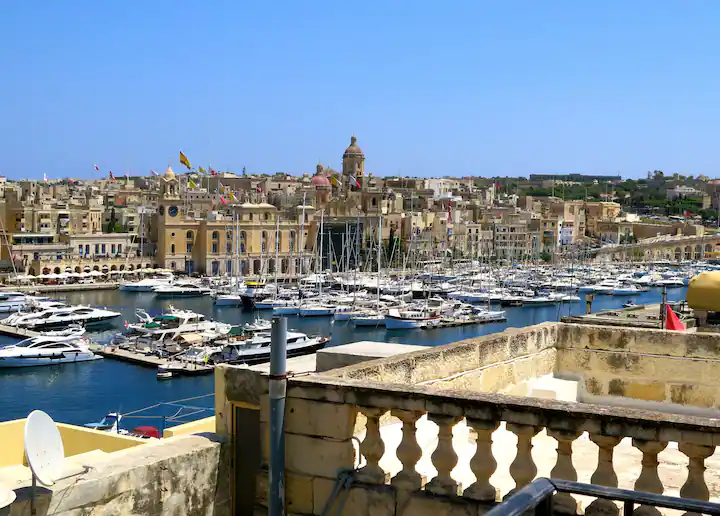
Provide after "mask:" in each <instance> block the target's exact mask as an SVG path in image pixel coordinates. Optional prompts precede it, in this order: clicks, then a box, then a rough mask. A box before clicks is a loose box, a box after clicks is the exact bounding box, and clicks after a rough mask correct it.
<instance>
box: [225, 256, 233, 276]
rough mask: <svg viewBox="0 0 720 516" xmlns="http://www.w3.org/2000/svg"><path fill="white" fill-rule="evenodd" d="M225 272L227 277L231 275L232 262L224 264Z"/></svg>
mask: <svg viewBox="0 0 720 516" xmlns="http://www.w3.org/2000/svg"><path fill="white" fill-rule="evenodd" d="M225 271H226V272H227V273H228V275H230V274H232V261H230V260H228V261H227V262H225Z"/></svg>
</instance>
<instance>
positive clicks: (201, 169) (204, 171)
mask: <svg viewBox="0 0 720 516" xmlns="http://www.w3.org/2000/svg"><path fill="white" fill-rule="evenodd" d="M198 171H199V172H200V173H201V174H207V170H205V169H204V168H203V167H199V168H198Z"/></svg>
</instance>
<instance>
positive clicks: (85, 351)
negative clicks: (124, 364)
mask: <svg viewBox="0 0 720 516" xmlns="http://www.w3.org/2000/svg"><path fill="white" fill-rule="evenodd" d="M99 358H102V357H100V356H98V355H96V354H95V353H93V352H92V351H90V348H89V345H88V341H87V339H86V338H85V337H82V336H80V335H40V336H37V337H30V338H29V339H25V340H22V341H20V342H18V343H17V344H10V345H8V346H4V347H2V348H0V368H9V367H33V366H46V365H54V364H65V363H71V362H87V361H90V360H97V359H99Z"/></svg>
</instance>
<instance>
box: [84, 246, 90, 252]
mask: <svg viewBox="0 0 720 516" xmlns="http://www.w3.org/2000/svg"><path fill="white" fill-rule="evenodd" d="M85 254H90V244H85Z"/></svg>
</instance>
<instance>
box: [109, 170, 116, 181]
mask: <svg viewBox="0 0 720 516" xmlns="http://www.w3.org/2000/svg"><path fill="white" fill-rule="evenodd" d="M109 175H110V181H115V176H114V175H113V173H112V170H110V174H109Z"/></svg>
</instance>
